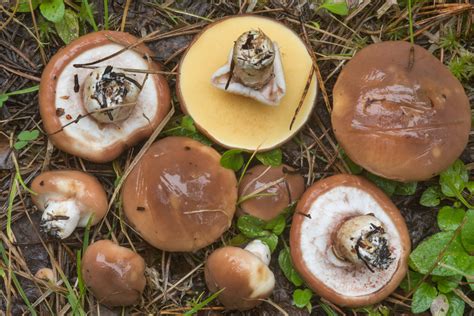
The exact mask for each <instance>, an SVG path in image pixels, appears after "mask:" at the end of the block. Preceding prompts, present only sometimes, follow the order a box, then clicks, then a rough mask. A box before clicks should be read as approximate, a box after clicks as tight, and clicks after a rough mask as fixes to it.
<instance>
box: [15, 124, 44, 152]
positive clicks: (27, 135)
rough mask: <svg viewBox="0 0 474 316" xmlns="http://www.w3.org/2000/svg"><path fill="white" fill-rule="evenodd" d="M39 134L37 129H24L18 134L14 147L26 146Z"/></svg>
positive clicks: (18, 148)
mask: <svg viewBox="0 0 474 316" xmlns="http://www.w3.org/2000/svg"><path fill="white" fill-rule="evenodd" d="M38 136H39V131H38V130H37V129H34V130H31V131H22V132H20V134H18V137H17V141H16V142H15V144H13V147H14V148H15V149H16V150H20V149H22V148H24V147H25V146H26V145H28V143H30V142H32V141H34V140H36V139H37V138H38Z"/></svg>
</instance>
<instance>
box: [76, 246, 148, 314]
mask: <svg viewBox="0 0 474 316" xmlns="http://www.w3.org/2000/svg"><path fill="white" fill-rule="evenodd" d="M82 276H83V278H84V283H85V284H86V285H87V287H88V288H89V290H90V291H91V292H92V293H93V294H94V296H95V297H96V298H97V300H98V301H99V302H100V303H101V304H104V305H107V306H127V305H133V304H136V303H137V302H138V300H139V299H140V297H141V295H142V293H143V290H144V289H145V285H146V279H145V261H144V260H143V258H142V257H141V256H140V255H139V254H137V253H136V252H134V251H132V250H130V249H128V248H125V247H121V246H119V245H117V244H115V243H114V242H112V241H110V240H99V241H96V242H95V243H93V244H92V245H90V246H89V247H87V249H86V251H85V253H84V257H83V258H82Z"/></svg>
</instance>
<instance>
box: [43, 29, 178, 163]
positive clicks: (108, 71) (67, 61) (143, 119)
mask: <svg viewBox="0 0 474 316" xmlns="http://www.w3.org/2000/svg"><path fill="white" fill-rule="evenodd" d="M137 41H138V39H137V38H136V37H134V36H132V35H130V34H128V33H123V32H113V31H101V32H95V33H90V34H87V35H84V36H82V37H80V38H78V39H77V40H75V41H73V42H72V43H70V44H69V45H67V46H66V47H64V48H62V49H61V50H60V51H59V52H58V53H57V54H56V55H54V56H53V58H51V60H50V62H49V63H48V65H47V66H46V68H45V70H44V71H43V75H42V77H41V83H40V90H39V106H40V114H41V118H42V119H43V124H44V128H45V130H46V132H47V133H48V135H49V139H50V140H51V141H52V142H53V144H54V145H55V146H56V147H58V148H59V149H61V150H63V151H65V152H68V153H70V154H73V155H75V156H78V157H81V158H84V159H87V160H91V161H94V162H107V161H111V160H113V159H115V158H116V157H117V156H119V155H120V154H121V152H122V151H123V150H125V149H126V148H128V147H131V146H133V145H134V144H136V143H137V142H139V141H140V140H142V139H144V138H146V137H148V136H150V135H151V133H152V132H153V131H154V130H155V128H156V127H157V126H158V125H159V124H160V122H161V121H162V120H163V118H164V117H165V116H166V114H167V113H168V111H169V109H170V93H169V88H168V85H167V83H166V80H165V79H164V77H163V76H161V75H160V74H158V73H157V72H159V71H160V66H159V65H158V64H157V63H155V62H153V61H151V60H150V58H149V56H151V55H152V52H151V51H150V50H149V49H148V48H147V47H146V46H145V45H144V44H140V45H137V46H134V47H133V49H125V47H126V46H128V45H132V44H136V43H137ZM121 50H123V52H121V53H119V54H115V53H117V52H119V51H121ZM113 54H115V55H113ZM112 55H113V57H111V58H107V57H110V56H112ZM97 60H102V61H100V62H96V61H97Z"/></svg>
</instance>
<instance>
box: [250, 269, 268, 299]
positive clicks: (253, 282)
mask: <svg viewBox="0 0 474 316" xmlns="http://www.w3.org/2000/svg"><path fill="white" fill-rule="evenodd" d="M248 264H249V265H250V267H249V271H250V273H249V278H248V280H249V284H250V288H251V289H253V291H252V293H251V294H250V296H249V298H257V297H263V296H265V295H266V294H268V293H271V292H272V291H273V288H274V287H275V276H274V275H273V272H272V271H271V270H270V269H268V268H267V267H266V265H264V263H263V262H262V261H261V260H253V261H252V262H249V263H248Z"/></svg>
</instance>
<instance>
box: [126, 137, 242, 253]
mask: <svg viewBox="0 0 474 316" xmlns="http://www.w3.org/2000/svg"><path fill="white" fill-rule="evenodd" d="M220 157H221V156H220V155H219V153H218V152H217V151H215V150H214V149H213V148H211V147H209V146H206V145H203V144H201V143H199V142H197V141H195V140H192V139H190V138H186V137H167V138H164V139H161V140H159V141H158V142H155V143H154V144H153V145H151V146H150V148H149V149H148V151H147V152H146V153H145V154H144V155H143V157H142V158H141V160H140V161H139V162H138V164H137V165H136V166H135V168H134V169H133V170H132V171H131V173H130V175H129V176H128V177H127V179H126V180H125V182H124V185H123V198H122V199H123V206H124V211H125V215H126V216H127V219H128V221H129V222H130V224H131V225H132V226H133V227H134V229H135V230H136V231H137V232H138V233H139V234H140V235H141V236H142V237H143V239H145V240H146V241H147V242H149V243H150V244H151V245H153V246H154V247H156V248H159V249H162V250H166V251H195V250H198V249H200V248H202V247H205V246H207V245H209V244H211V243H212V242H214V241H215V240H216V239H217V238H219V237H220V236H221V235H222V233H223V232H224V231H226V230H227V229H228V228H229V227H230V225H231V221H232V217H233V216H234V212H235V204H236V201H237V180H236V178H235V174H234V172H232V171H231V170H229V169H226V168H224V167H222V166H221V165H220Z"/></svg>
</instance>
